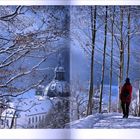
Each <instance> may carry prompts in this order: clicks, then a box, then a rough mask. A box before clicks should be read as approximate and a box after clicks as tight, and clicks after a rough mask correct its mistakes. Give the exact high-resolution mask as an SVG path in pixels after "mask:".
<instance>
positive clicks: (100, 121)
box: [66, 113, 140, 129]
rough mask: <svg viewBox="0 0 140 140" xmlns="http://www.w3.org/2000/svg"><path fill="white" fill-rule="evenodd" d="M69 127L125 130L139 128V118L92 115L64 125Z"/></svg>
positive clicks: (115, 114)
mask: <svg viewBox="0 0 140 140" xmlns="http://www.w3.org/2000/svg"><path fill="white" fill-rule="evenodd" d="M69 125H70V127H71V128H77V129H78V128H79V129H80V128H81V129H86V128H89V129H91V128H96V129H98V128H99V129H100V128H101V129H104V128H105V129H109V128H114V129H117V128H118V129H121V128H122V129H125V128H140V117H134V116H131V115H130V116H129V118H128V119H126V118H122V114H120V113H103V114H99V113H97V114H94V115H90V116H88V117H86V118H83V119H80V120H76V121H73V122H71V123H70V124H67V125H66V128H68V126H69Z"/></svg>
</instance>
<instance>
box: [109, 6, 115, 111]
mask: <svg viewBox="0 0 140 140" xmlns="http://www.w3.org/2000/svg"><path fill="white" fill-rule="evenodd" d="M114 19H115V6H113V8H112V22H111V32H112V33H111V57H110V59H111V62H110V86H109V104H108V112H110V111H111V95H112V71H113V46H114Z"/></svg>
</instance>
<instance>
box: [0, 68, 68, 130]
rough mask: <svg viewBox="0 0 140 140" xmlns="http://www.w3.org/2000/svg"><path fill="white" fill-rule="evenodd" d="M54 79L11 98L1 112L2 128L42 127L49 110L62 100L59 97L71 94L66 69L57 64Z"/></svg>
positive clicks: (0, 126)
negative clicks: (45, 84)
mask: <svg viewBox="0 0 140 140" xmlns="http://www.w3.org/2000/svg"><path fill="white" fill-rule="evenodd" d="M54 75H55V76H54V78H53V80H52V81H51V82H50V83H49V84H48V85H47V86H46V87H45V86H43V85H39V86H38V87H37V89H32V90H30V91H28V92H27V93H24V94H23V95H20V96H18V97H17V98H15V99H13V100H11V101H10V102H9V103H8V106H9V107H8V108H6V109H5V110H4V111H3V112H2V114H1V125H0V128H10V127H11V126H12V125H13V127H12V128H41V126H40V125H41V124H40V122H42V123H43V122H44V121H46V120H45V116H46V115H47V114H48V112H49V111H50V110H51V109H52V108H53V107H54V105H57V103H58V102H60V100H59V97H68V96H69V95H70V92H69V91H70V90H69V84H68V82H67V81H65V76H64V75H65V69H64V68H63V67H62V66H57V67H56V68H55V70H54Z"/></svg>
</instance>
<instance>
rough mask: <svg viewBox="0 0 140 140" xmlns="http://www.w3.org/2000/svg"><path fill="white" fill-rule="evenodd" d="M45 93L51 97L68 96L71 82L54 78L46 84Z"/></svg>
mask: <svg viewBox="0 0 140 140" xmlns="http://www.w3.org/2000/svg"><path fill="white" fill-rule="evenodd" d="M44 95H45V96H49V97H57V96H60V97H68V96H69V84H68V83H67V82H66V81H58V80H53V81H52V82H51V83H50V84H48V85H47V86H46V88H45V93H44Z"/></svg>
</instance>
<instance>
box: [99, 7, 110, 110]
mask: <svg viewBox="0 0 140 140" xmlns="http://www.w3.org/2000/svg"><path fill="white" fill-rule="evenodd" d="M107 8H108V7H107V6H106V10H105V26H104V54H103V66H102V77H101V87H100V102H99V113H101V112H102V96H103V86H104V73H105V57H106V44H107V16H108V15H107V10H108V9H107Z"/></svg>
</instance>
